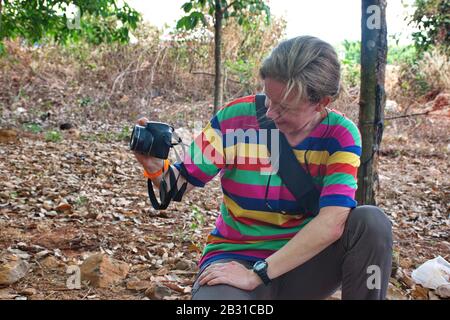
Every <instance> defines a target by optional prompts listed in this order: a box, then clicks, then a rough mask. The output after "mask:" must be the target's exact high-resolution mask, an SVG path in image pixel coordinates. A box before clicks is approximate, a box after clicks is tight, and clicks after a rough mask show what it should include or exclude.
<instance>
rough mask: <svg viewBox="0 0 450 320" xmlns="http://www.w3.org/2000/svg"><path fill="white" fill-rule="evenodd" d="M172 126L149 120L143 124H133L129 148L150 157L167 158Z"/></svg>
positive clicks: (172, 130)
mask: <svg viewBox="0 0 450 320" xmlns="http://www.w3.org/2000/svg"><path fill="white" fill-rule="evenodd" d="M173 132H174V128H173V127H172V126H170V125H168V124H166V123H163V122H155V121H149V122H147V124H146V125H145V126H140V125H135V126H134V128H133V132H132V133H131V138H130V149H131V150H133V151H135V152H138V153H141V154H144V155H148V156H152V157H156V158H160V159H167V158H168V156H169V151H170V148H171V147H172V136H173Z"/></svg>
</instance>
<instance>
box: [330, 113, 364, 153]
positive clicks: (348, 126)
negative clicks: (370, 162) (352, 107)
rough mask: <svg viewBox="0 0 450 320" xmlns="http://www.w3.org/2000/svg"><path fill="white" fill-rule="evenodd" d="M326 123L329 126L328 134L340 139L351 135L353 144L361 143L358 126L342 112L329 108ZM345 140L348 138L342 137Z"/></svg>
mask: <svg viewBox="0 0 450 320" xmlns="http://www.w3.org/2000/svg"><path fill="white" fill-rule="evenodd" d="M327 124H328V125H329V126H330V127H331V130H330V136H332V137H334V138H336V139H338V140H342V139H343V138H346V137H348V136H351V140H352V141H353V144H354V145H361V134H360V132H359V129H358V126H357V125H356V124H355V123H354V122H353V121H352V120H351V119H350V118H348V117H347V116H345V114H343V113H342V112H340V111H338V110H335V109H331V110H330V111H329V113H328V121H327ZM344 140H346V141H347V143H348V140H349V139H344Z"/></svg>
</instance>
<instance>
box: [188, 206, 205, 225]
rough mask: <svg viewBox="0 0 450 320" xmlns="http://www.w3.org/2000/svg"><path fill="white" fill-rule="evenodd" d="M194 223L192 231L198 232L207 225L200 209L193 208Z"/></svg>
mask: <svg viewBox="0 0 450 320" xmlns="http://www.w3.org/2000/svg"><path fill="white" fill-rule="evenodd" d="M191 215H192V223H191V230H197V229H199V228H201V227H203V225H204V224H205V217H204V216H203V214H202V213H201V212H200V210H199V208H198V207H195V206H194V207H193V208H192V214H191Z"/></svg>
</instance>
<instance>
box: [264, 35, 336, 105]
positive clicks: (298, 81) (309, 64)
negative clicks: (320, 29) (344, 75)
mask: <svg viewBox="0 0 450 320" xmlns="http://www.w3.org/2000/svg"><path fill="white" fill-rule="evenodd" d="M259 73H260V75H261V77H262V79H265V78H272V79H275V80H277V81H281V82H285V83H286V84H287V89H286V92H285V93H284V99H285V98H286V97H287V96H288V95H289V94H290V93H291V91H292V90H294V89H297V90H298V98H299V99H300V100H303V99H304V100H309V101H311V102H312V103H317V102H319V101H320V100H321V99H322V98H324V97H326V96H330V97H331V98H332V99H333V100H334V99H336V98H337V96H338V94H339V82H340V76H341V71H340V63H339V60H338V56H337V54H336V51H335V50H334V48H333V47H332V46H331V45H330V44H329V43H327V42H325V41H322V40H320V39H318V38H316V37H312V36H300V37H296V38H292V39H289V40H285V41H282V42H281V43H280V44H279V45H278V46H276V47H275V48H274V49H273V50H272V52H271V54H270V55H269V56H268V57H267V58H266V59H265V60H264V61H263V63H262V66H261V68H260V70H259Z"/></svg>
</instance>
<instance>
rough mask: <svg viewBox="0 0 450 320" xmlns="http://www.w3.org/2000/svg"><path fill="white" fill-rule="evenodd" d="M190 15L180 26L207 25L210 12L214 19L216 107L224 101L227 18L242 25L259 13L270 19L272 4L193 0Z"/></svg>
mask: <svg viewBox="0 0 450 320" xmlns="http://www.w3.org/2000/svg"><path fill="white" fill-rule="evenodd" d="M182 8H183V10H184V12H185V13H186V14H188V15H186V16H184V17H182V18H181V19H180V20H179V21H178V23H177V28H179V29H181V28H184V29H186V30H192V29H194V28H196V27H197V26H198V24H199V23H200V22H201V23H203V26H207V25H208V23H207V19H206V17H205V12H207V14H206V15H207V16H210V17H211V18H212V19H213V21H214V63H215V75H214V110H213V114H215V113H216V112H217V110H218V108H219V107H220V106H221V105H222V104H223V80H222V79H223V76H222V29H223V26H224V23H225V21H226V20H228V19H230V18H235V19H237V21H238V24H239V25H243V24H246V23H249V19H250V17H252V16H255V15H261V14H262V13H263V12H264V13H265V14H266V21H267V22H269V20H270V8H269V6H268V5H267V4H266V3H265V1H263V0H234V1H229V0H190V1H189V2H186V3H185V4H183V6H182Z"/></svg>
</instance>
